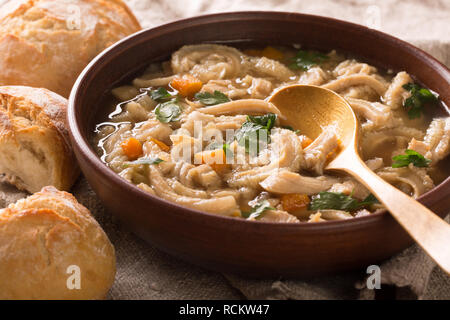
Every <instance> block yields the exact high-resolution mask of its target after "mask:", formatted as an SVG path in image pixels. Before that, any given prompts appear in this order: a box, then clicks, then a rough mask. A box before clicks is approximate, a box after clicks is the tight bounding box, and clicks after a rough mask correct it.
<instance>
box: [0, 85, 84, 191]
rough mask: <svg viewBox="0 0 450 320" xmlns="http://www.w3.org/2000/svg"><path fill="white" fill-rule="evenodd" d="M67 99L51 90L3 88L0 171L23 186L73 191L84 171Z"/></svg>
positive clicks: (8, 179)
mask: <svg viewBox="0 0 450 320" xmlns="http://www.w3.org/2000/svg"><path fill="white" fill-rule="evenodd" d="M66 115H67V100H66V99H65V98H63V97H61V96H59V95H57V94H55V93H53V92H51V91H49V90H47V89H39V88H30V87H23V86H9V87H0V152H2V155H3V156H2V158H0V174H3V180H6V181H8V182H10V183H12V184H14V185H16V186H17V187H18V188H19V189H23V190H27V191H29V192H36V191H39V190H40V189H41V188H42V187H44V186H46V185H54V186H55V187H57V188H58V189H61V190H69V189H70V187H71V186H72V185H73V183H74V182H75V180H76V179H77V177H78V175H79V173H80V171H79V168H78V165H77V162H76V159H75V155H74V153H73V150H72V147H71V144H70V141H69V133H68V130H67V120H66Z"/></svg>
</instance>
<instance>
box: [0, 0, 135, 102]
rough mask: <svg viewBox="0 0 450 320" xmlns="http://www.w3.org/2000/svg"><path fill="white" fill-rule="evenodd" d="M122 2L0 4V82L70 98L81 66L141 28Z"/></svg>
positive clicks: (14, 1) (82, 0)
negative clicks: (34, 88) (51, 92)
mask: <svg viewBox="0 0 450 320" xmlns="http://www.w3.org/2000/svg"><path fill="white" fill-rule="evenodd" d="M140 28H141V27H140V25H139V22H138V21H137V20H136V18H135V17H134V15H133V14H132V13H131V11H130V10H129V9H128V7H127V6H126V5H125V4H124V3H123V2H122V1H121V0H11V1H8V2H7V3H6V4H4V5H3V6H1V7H0V70H1V72H0V85H26V86H31V87H39V88H40V87H43V88H47V89H49V90H51V91H53V92H56V93H58V94H60V95H62V96H64V97H68V96H69V94H70V90H71V88H72V86H73V84H74V82H75V80H76V78H77V77H78V75H79V74H80V72H81V71H82V70H83V69H84V67H85V66H86V65H87V64H88V63H89V62H90V61H91V60H92V59H93V58H94V57H95V56H96V55H97V54H99V53H100V52H101V51H103V50H104V49H105V48H107V47H109V46H110V45H112V44H113V43H115V42H117V41H118V40H120V39H122V38H123V37H125V36H127V35H129V34H131V33H134V32H136V31H138V30H139V29H140Z"/></svg>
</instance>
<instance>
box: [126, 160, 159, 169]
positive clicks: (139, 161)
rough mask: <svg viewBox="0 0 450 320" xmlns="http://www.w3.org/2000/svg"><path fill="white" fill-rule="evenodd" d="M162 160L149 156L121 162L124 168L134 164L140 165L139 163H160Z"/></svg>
mask: <svg viewBox="0 0 450 320" xmlns="http://www.w3.org/2000/svg"><path fill="white" fill-rule="evenodd" d="M163 161H164V160H162V159H160V158H155V159H151V158H141V159H138V160H135V161H130V162H126V163H124V164H123V167H124V168H128V167H131V166H135V165H140V164H148V165H151V164H160V163H161V162H163Z"/></svg>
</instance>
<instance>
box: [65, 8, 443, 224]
mask: <svg viewBox="0 0 450 320" xmlns="http://www.w3.org/2000/svg"><path fill="white" fill-rule="evenodd" d="M289 16H295V17H297V18H301V19H302V18H303V19H314V20H318V21H321V22H323V23H334V24H338V25H341V26H342V27H344V28H351V29H353V30H355V31H359V32H363V33H366V34H371V35H372V36H375V37H377V38H382V39H383V40H385V41H389V42H391V43H393V44H395V46H402V47H404V49H406V50H407V51H409V52H411V54H413V55H416V56H419V57H420V59H421V60H425V61H426V62H427V63H428V64H430V65H432V66H433V69H435V70H436V69H440V70H439V72H440V73H444V74H446V78H448V80H449V81H448V82H449V85H450V70H449V69H448V68H447V67H446V66H445V65H443V64H442V63H441V62H439V61H438V60H436V59H435V58H433V57H432V56H431V55H429V54H428V53H426V52H424V51H423V50H421V49H419V48H417V47H415V46H413V45H412V44H409V43H408V42H405V41H403V40H400V39H398V38H396V37H393V36H391V35H389V34H386V33H384V32H381V31H378V30H375V29H370V28H367V27H365V26H362V25H359V24H355V23H351V22H347V21H343V20H338V19H334V18H329V17H323V16H317V15H310V14H301V13H293V12H282V11H236V12H226V13H215V14H206V15H200V16H195V17H191V18H186V19H180V20H176V21H173V22H170V23H167V24H163V25H160V26H157V27H154V28H147V29H143V30H140V31H138V32H136V33H134V34H132V35H130V36H128V37H126V38H124V39H122V40H120V41H118V42H117V43H115V44H114V45H112V46H111V47H109V48H107V49H105V50H104V51H103V52H101V53H100V54H99V55H98V56H96V57H95V58H94V59H93V60H92V61H91V62H90V63H89V64H88V65H87V66H86V68H85V69H84V70H83V71H82V73H81V74H80V75H79V77H78V79H77V81H76V82H75V84H74V86H73V88H72V91H71V94H70V97H69V107H68V112H67V113H68V123H69V133H70V136H71V139H72V142H73V143H74V144H76V147H77V148H78V150H79V152H80V153H81V154H82V156H83V158H84V159H85V160H86V162H87V163H88V165H89V166H90V167H91V168H94V169H95V170H98V171H99V172H100V173H101V174H102V176H103V177H105V179H106V180H107V181H110V182H111V183H115V184H118V185H119V186H120V187H121V189H124V190H127V191H128V192H131V193H133V194H134V195H135V196H137V197H138V198H140V199H142V200H144V201H152V202H155V203H156V204H157V205H158V206H159V207H161V208H163V207H169V208H172V209H175V210H172V212H174V213H176V214H177V215H178V214H183V216H184V217H186V215H187V214H188V215H190V216H193V217H198V218H202V217H204V219H210V220H211V221H212V220H216V222H217V223H228V224H230V225H239V226H240V227H243V226H244V224H246V225H248V226H252V227H254V228H264V227H269V228H271V229H273V228H276V229H280V228H281V229H284V230H286V231H287V230H292V231H296V230H297V231H298V230H302V231H308V232H314V231H320V230H322V229H327V230H328V231H329V230H331V229H336V230H341V231H343V230H346V229H353V228H355V227H357V226H363V225H367V224H371V223H373V222H375V221H376V220H380V219H382V218H385V217H386V216H387V214H388V212H387V210H383V211H380V212H377V213H373V214H371V215H368V216H362V217H355V218H352V219H348V220H331V221H330V220H327V221H323V222H321V223H280V222H267V221H258V220H245V219H239V218H234V217H228V216H223V215H220V214H213V213H208V212H204V211H200V210H196V209H191V208H187V207H183V206H181V205H179V204H176V203H174V202H171V201H168V200H164V199H162V198H159V197H157V196H154V195H152V194H150V193H147V192H145V191H143V190H141V189H140V188H138V187H137V186H136V185H134V184H132V183H131V182H128V181H127V180H125V179H123V178H122V177H120V176H119V175H118V174H117V173H115V172H114V171H112V170H111V169H110V168H109V167H107V166H106V164H104V163H103V162H102V161H101V159H100V157H99V156H98V155H97V154H96V153H95V152H94V150H93V149H92V147H91V144H90V143H89V140H88V137H86V136H85V135H84V134H82V130H81V125H80V121H81V120H80V118H79V116H78V112H77V109H78V108H77V106H78V104H79V103H78V101H79V100H80V99H81V98H80V97H79V95H80V92H79V91H80V87H81V86H82V83H83V82H84V81H85V79H86V78H88V77H92V78H95V73H97V71H98V68H99V65H101V62H102V61H103V60H104V59H106V58H107V57H109V56H120V55H124V54H125V53H126V51H127V49H128V48H129V47H130V46H133V45H136V44H137V43H141V42H142V41H148V40H145V39H140V37H142V35H143V34H146V33H152V32H155V33H157V32H175V31H177V30H181V29H183V28H185V27H187V26H193V25H196V24H198V23H201V22H225V21H239V20H241V17H245V18H246V19H250V18H253V19H255V20H259V19H261V18H262V17H264V18H269V19H270V18H272V19H277V18H278V19H287V18H289ZM236 40H239V39H236ZM245 40H250V41H251V40H252V39H245ZM117 80H120V79H117ZM103 94H104V93H101V94H99V95H103ZM445 111H447V112H448V110H445ZM441 194H449V195H450V177H447V178H446V179H445V180H444V181H442V182H441V183H440V184H439V185H437V186H435V187H434V188H433V189H431V190H430V191H428V192H426V193H424V194H423V195H421V196H420V197H418V198H417V200H418V201H420V202H421V203H428V202H432V201H433V199H434V198H442V197H440V195H441ZM449 209H450V208H449Z"/></svg>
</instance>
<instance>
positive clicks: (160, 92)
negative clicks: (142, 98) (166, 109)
mask: <svg viewBox="0 0 450 320" xmlns="http://www.w3.org/2000/svg"><path fill="white" fill-rule="evenodd" d="M148 94H149V96H150V98H152V99H153V100H155V101H157V102H164V101H167V100H170V99H171V98H172V95H171V94H170V93H169V92H168V91H167V90H166V89H164V88H158V89H156V90H151V91H149V92H148Z"/></svg>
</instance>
